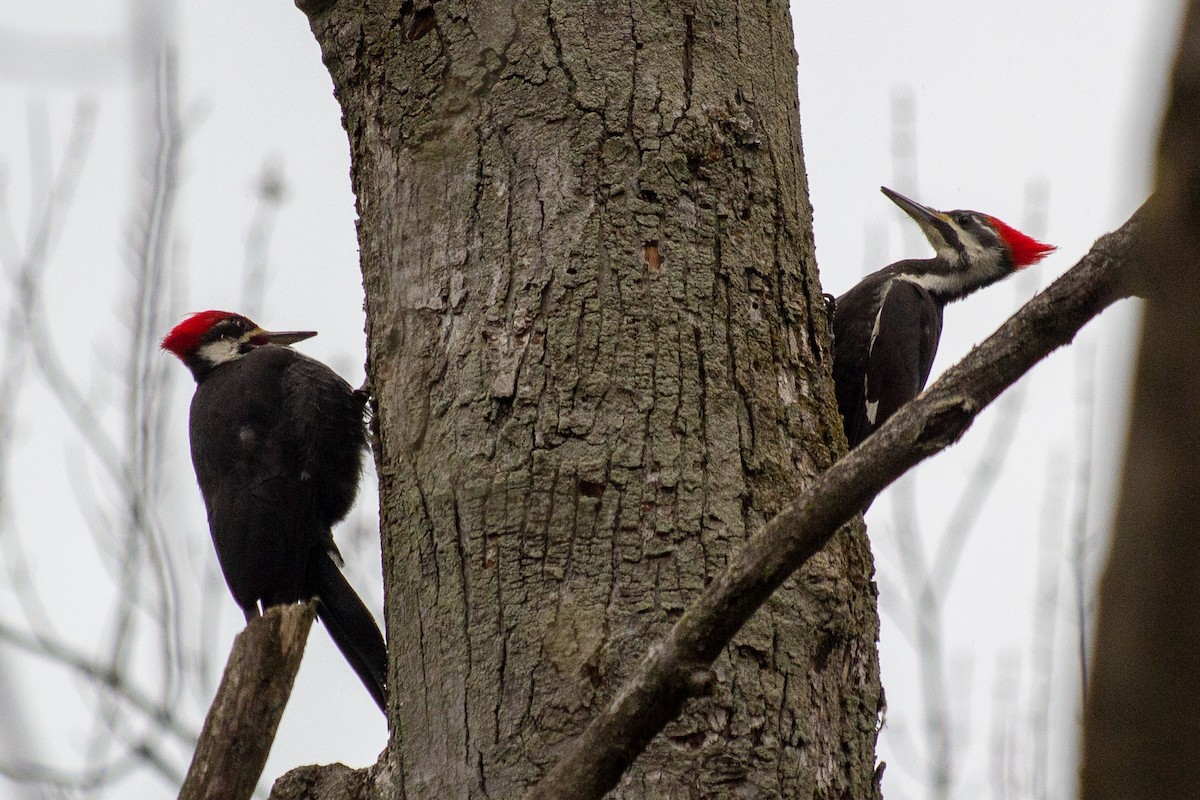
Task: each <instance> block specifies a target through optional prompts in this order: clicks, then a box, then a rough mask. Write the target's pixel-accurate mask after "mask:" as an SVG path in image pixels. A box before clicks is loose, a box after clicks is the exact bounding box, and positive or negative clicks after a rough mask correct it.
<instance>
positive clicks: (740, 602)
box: [526, 212, 1141, 800]
mask: <svg viewBox="0 0 1200 800" xmlns="http://www.w3.org/2000/svg"><path fill="white" fill-rule="evenodd" d="M1140 216H1141V212H1139V213H1138V214H1135V215H1134V216H1133V217H1132V218H1131V219H1130V220H1129V221H1128V222H1126V223H1125V224H1124V225H1123V226H1122V227H1121V228H1119V229H1118V230H1116V231H1114V232H1113V233H1110V234H1108V235H1106V236H1104V237H1102V238H1101V239H1100V240H1099V241H1097V242H1096V244H1095V245H1094V246H1093V247H1092V249H1091V251H1089V252H1088V254H1087V255H1086V256H1085V257H1084V258H1083V259H1082V260H1081V261H1080V262H1079V263H1078V264H1076V265H1075V266H1074V267H1072V268H1071V269H1070V270H1068V271H1067V272H1066V273H1065V274H1064V275H1062V276H1061V277H1060V278H1059V279H1058V280H1056V281H1055V282H1054V283H1053V284H1052V285H1051V286H1050V287H1049V288H1047V289H1046V290H1045V291H1044V292H1042V293H1041V294H1039V295H1038V296H1037V297H1035V298H1033V299H1032V300H1030V301H1029V302H1028V303H1027V304H1026V305H1025V306H1024V307H1023V308H1022V309H1021V310H1020V311H1018V312H1017V313H1016V314H1014V315H1013V316H1012V317H1011V318H1009V320H1008V321H1007V322H1005V323H1004V325H1003V326H1001V328H1000V329H999V330H998V331H996V333H994V334H992V336H990V337H989V338H988V339H987V340H986V341H984V342H983V343H982V344H980V345H979V346H978V347H976V348H975V349H974V350H972V351H971V353H969V354H968V355H967V357H966V358H964V359H963V360H962V361H961V362H960V363H958V364H957V365H955V366H954V367H952V368H951V369H950V370H948V371H947V372H946V373H945V375H943V376H942V377H941V378H940V379H939V380H938V381H937V382H936V383H934V384H933V386H931V387H930V388H929V389H928V390H927V391H926V392H924V393H923V394H922V395H921V396H920V397H918V398H917V399H916V400H914V401H913V402H912V403H910V404H908V405H907V406H905V407H904V408H903V409H901V410H900V412H899V413H897V414H896V415H895V416H893V417H892V418H891V419H890V420H888V422H887V423H886V424H884V425H883V427H881V428H880V429H879V430H878V431H877V432H876V433H875V434H874V435H873V436H871V437H870V438H868V439H867V440H866V441H865V442H863V443H862V444H861V445H860V446H859V447H857V448H856V449H855V450H854V451H853V452H851V453H849V454H848V455H847V456H846V457H844V458H843V459H841V460H840V461H838V462H837V463H835V464H834V465H833V466H832V467H830V468H829V470H827V471H826V472H825V473H823V474H822V475H820V476H819V477H818V478H817V479H816V480H815V481H814V482H813V483H812V485H810V486H809V487H808V489H807V490H806V491H805V492H804V494H802V495H801V496H800V498H799V499H798V500H797V501H796V502H795V503H794V504H793V505H792V506H791V507H790V508H788V509H787V510H786V511H784V512H782V513H780V514H779V515H778V516H776V517H775V518H774V519H772V520H771V521H770V522H769V523H768V524H767V525H766V527H765V528H764V529H763V530H761V531H759V532H758V533H757V534H755V535H754V536H753V537H752V538H751V539H750V541H749V542H747V544H746V546H745V548H744V549H743V550H742V552H741V553H740V554H739V555H738V556H737V557H736V559H735V560H734V561H733V562H732V563H731V564H730V566H729V567H728V569H727V570H726V571H725V573H724V574H722V575H721V576H719V577H718V578H717V579H716V580H714V581H713V582H712V583H711V584H710V585H709V586H708V588H707V589H706V590H705V592H704V593H703V594H702V595H701V596H700V598H699V599H697V600H696V601H695V602H693V603H692V605H691V606H690V607H689V609H688V610H687V612H686V613H685V614H684V615H683V616H682V617H681V618H680V619H679V621H678V622H677V623H675V625H674V627H672V628H671V630H670V632H669V633H668V634H667V635H666V636H665V637H664V638H663V639H662V640H661V641H660V642H659V643H658V644H657V645H655V646H654V647H653V648H651V650H650V651H649V652H648V653H647V654H646V655H645V657H644V658H643V660H642V662H641V664H640V665H639V666H638V668H637V670H636V671H635V673H634V674H633V675H632V676H631V677H630V678H629V679H628V680H627V681H626V683H625V685H624V686H622V687H621V689H620V690H619V692H618V693H617V695H616V697H615V698H614V699H613V701H612V703H611V704H610V705H609V706H608V707H607V708H606V709H605V710H604V711H603V712H602V713H601V714H600V715H599V716H597V717H596V718H595V719H593V720H592V722H591V724H590V725H589V726H588V728H587V729H586V730H585V731H584V732H583V733H582V734H581V735H580V736H579V737H578V738H577V739H576V740H575V742H574V743H573V744H572V745H571V747H570V749H569V751H568V752H567V753H566V754H565V755H564V756H563V758H562V759H561V760H560V761H559V762H558V764H556V765H555V767H554V768H553V769H552V770H551V771H550V772H549V773H548V774H547V775H546V776H545V777H544V778H543V779H542V780H541V782H540V783H538V784H537V785H536V786H535V787H534V788H533V789H532V790H531V791H530V792H529V793H528V794H527V795H526V798H527V800H552V799H553V800H556V799H557V798H567V797H569V798H573V800H588V799H589V798H600V797H603V796H604V794H605V793H606V792H608V791H609V790H610V789H612V788H613V787H614V786H616V784H617V782H618V781H619V780H620V778H621V775H622V774H624V772H625V770H626V769H627V768H628V767H629V765H630V764H632V763H633V761H634V760H635V759H636V758H637V757H638V755H639V754H640V753H641V752H642V750H643V749H644V748H645V747H646V745H647V744H648V743H649V742H650V741H651V740H652V739H653V738H654V737H655V736H656V735H657V734H658V732H659V731H661V730H662V728H663V727H664V726H665V725H666V724H667V723H668V722H670V721H671V720H672V719H674V718H675V717H676V716H677V715H678V714H679V712H680V709H681V708H682V706H683V703H684V701H685V700H687V698H688V697H689V696H692V695H694V694H698V693H703V692H704V691H705V687H707V686H709V685H710V682H709V681H707V680H704V679H703V676H704V675H705V674H707V672H708V670H709V666H710V664H711V663H712V662H713V659H715V658H716V656H717V655H718V654H719V653H720V652H721V651H722V650H723V649H724V648H725V647H726V646H727V645H728V644H729V642H730V640H731V639H732V638H733V636H734V635H735V634H736V633H737V632H738V630H739V629H740V628H741V627H742V625H743V624H745V622H746V620H747V619H749V618H750V616H751V615H752V614H753V613H754V612H755V611H756V610H757V609H758V607H759V606H760V605H762V603H763V602H764V601H765V600H766V599H767V598H768V597H769V596H770V595H771V593H772V592H774V591H775V589H777V588H778V587H779V585H780V584H782V583H783V581H784V580H785V579H787V578H788V576H790V575H791V574H792V573H793V572H795V571H796V570H797V569H798V568H799V567H800V566H801V565H802V564H804V562H805V561H806V560H807V559H808V558H809V557H810V556H812V555H813V554H814V553H816V552H817V551H818V550H820V549H821V548H822V547H823V546H824V545H825V543H826V542H828V541H829V540H830V538H832V537H833V535H834V534H835V533H836V532H837V530H838V529H839V528H840V526H841V525H843V524H844V523H845V522H846V521H847V520H849V519H850V518H852V517H853V516H854V515H855V514H857V513H858V511H859V510H860V509H862V508H863V507H864V506H865V505H866V504H867V503H869V502H870V501H871V499H872V498H874V497H875V496H876V495H877V494H878V493H879V492H880V491H882V490H883V489H884V488H885V487H886V486H887V485H888V484H890V483H892V481H894V480H896V479H897V478H898V477H900V476H901V475H903V474H904V473H905V472H906V471H907V470H909V469H910V468H911V467H913V466H914V465H916V464H917V463H919V462H921V461H923V460H924V459H926V458H928V457H929V456H931V455H933V454H934V453H937V452H939V451H941V450H942V449H944V448H945V447H947V446H949V445H950V444H952V443H953V442H955V441H957V439H958V438H959V437H960V436H961V435H962V434H963V432H964V431H965V430H966V429H967V428H968V427H969V426H970V424H971V422H972V421H973V420H974V419H975V416H976V415H977V414H978V413H979V412H980V411H981V410H982V409H983V408H984V407H985V406H987V405H988V404H989V403H991V402H992V401H993V400H994V399H995V398H996V397H997V396H998V395H999V394H1000V393H1001V392H1002V391H1004V390H1005V389H1006V388H1008V387H1009V386H1010V385H1012V384H1013V383H1014V382H1015V381H1016V380H1017V379H1019V378H1020V377H1021V376H1022V375H1024V374H1025V373H1026V372H1028V371H1029V369H1030V368H1032V367H1033V365H1034V364H1036V363H1037V362H1039V361H1041V360H1042V359H1043V358H1045V357H1046V356H1047V355H1049V354H1050V353H1051V352H1052V351H1053V350H1055V349H1057V348H1059V347H1061V346H1063V345H1065V344H1067V343H1069V342H1070V341H1071V340H1072V339H1073V338H1074V337H1075V334H1076V333H1078V332H1079V330H1080V329H1081V328H1082V327H1083V326H1084V324H1086V323H1087V322H1088V320H1090V319H1092V317H1094V316H1096V315H1097V314H1099V313H1100V312H1101V311H1102V310H1104V309H1105V308H1107V307H1108V306H1109V305H1110V304H1112V303H1113V302H1115V301H1116V300H1118V299H1120V298H1122V297H1126V296H1128V295H1129V290H1128V288H1127V286H1126V282H1125V281H1124V280H1123V279H1122V276H1123V275H1124V273H1125V271H1126V270H1129V269H1131V268H1133V267H1134V263H1133V262H1134V261H1135V259H1136V258H1137V255H1138V248H1137V247H1136V243H1137V241H1138V238H1139V231H1140V227H1141V224H1140Z"/></svg>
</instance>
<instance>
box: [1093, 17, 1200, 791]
mask: <svg viewBox="0 0 1200 800" xmlns="http://www.w3.org/2000/svg"><path fill="white" fill-rule="evenodd" d="M1198 117H1200V2H1196V0H1192V2H1191V3H1189V4H1188V8H1187V11H1186V12H1185V14H1184V18H1183V25H1182V28H1181V37H1180V43H1179V52H1178V55H1177V57H1176V61H1175V69H1174V74H1173V78H1172V81H1171V91H1170V96H1169V98H1168V102H1167V108H1166V113H1165V114H1164V116H1163V126H1162V132H1161V135H1160V139H1159V148H1158V169H1157V175H1156V178H1157V180H1156V182H1155V183H1156V185H1155V192H1154V196H1153V197H1152V198H1151V199H1150V200H1149V201H1148V202H1147V204H1146V226H1145V227H1146V234H1145V245H1144V246H1143V248H1142V257H1141V259H1140V260H1139V262H1138V264H1137V267H1138V268H1137V269H1131V270H1130V271H1129V274H1130V277H1131V280H1134V281H1136V282H1137V284H1138V289H1139V293H1140V294H1142V295H1143V296H1144V297H1145V298H1146V306H1145V311H1144V314H1143V317H1142V335H1141V346H1140V348H1139V350H1138V356H1137V358H1138V365H1137V375H1136V379H1135V384H1134V389H1133V403H1132V408H1131V409H1130V425H1129V442H1128V445H1127V446H1126V451H1125V471H1124V475H1123V477H1122V481H1121V499H1120V503H1119V505H1118V510H1117V514H1116V519H1115V521H1114V525H1113V541H1112V551H1111V553H1110V554H1109V556H1108V563H1107V565H1106V567H1105V569H1104V575H1103V577H1102V579H1101V581H1100V588H1099V592H1098V598H1099V603H1098V608H1097V614H1096V637H1095V642H1094V643H1093V652H1094V659H1093V662H1094V666H1093V668H1092V674H1091V685H1090V686H1089V687H1088V696H1087V705H1086V708H1085V713H1084V736H1083V747H1082V750H1083V765H1082V778H1081V782H1080V785H1081V796H1082V797H1084V798H1087V800H1118V798H1129V797H1137V798H1145V800H1158V798H1162V800H1167V799H1168V798H1177V797H1195V796H1196V794H1197V788H1196V787H1197V779H1198V778H1200V725H1197V722H1196V719H1197V715H1200V692H1198V691H1197V689H1196V676H1197V674H1200V536H1198V535H1197V534H1198V532H1200V496H1198V495H1197V493H1196V476H1197V474H1198V473H1200V405H1197V402H1196V398H1197V397H1198V396H1200V372H1197V371H1196V353H1197V351H1198V350H1200V317H1197V307H1198V306H1200V270H1198V269H1197V265H1198V264H1200V131H1198V130H1197V128H1196V120H1197V118H1198Z"/></svg>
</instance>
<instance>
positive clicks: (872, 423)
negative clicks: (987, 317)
mask: <svg viewBox="0 0 1200 800" xmlns="http://www.w3.org/2000/svg"><path fill="white" fill-rule="evenodd" d="M882 291H883V293H884V294H883V297H882V299H881V301H880V304H879V311H878V314H877V315H876V318H875V320H874V324H873V325H872V326H871V328H870V330H869V336H864V337H863V339H864V342H863V343H859V347H860V348H861V347H862V344H864V343H865V349H866V352H865V353H864V354H862V355H861V356H860V357H861V359H862V360H861V361H860V362H858V363H863V364H865V365H866V368H865V371H864V372H863V373H862V374H861V376H859V375H849V374H843V375H840V376H839V375H838V374H837V373H836V372H835V379H836V380H837V381H838V385H837V392H838V407H839V409H840V410H841V412H842V419H843V423H844V425H845V428H846V439H847V441H848V442H849V444H850V447H854V446H856V445H857V444H858V443H859V442H861V441H862V440H863V439H866V438H867V437H868V436H870V435H871V434H872V433H873V432H874V431H875V429H876V428H878V427H879V426H880V425H882V424H883V423H884V421H885V420H887V418H888V417H890V416H891V415H892V414H894V413H896V411H897V410H898V409H899V408H900V407H901V406H903V405H904V404H905V403H907V402H908V401H909V400H912V399H913V398H914V397H916V396H917V395H918V394H920V392H921V390H922V389H923V388H925V381H926V380H928V378H929V370H930V368H931V367H932V366H933V357H934V355H935V354H936V353H937V346H938V340H939V339H940V338H941V333H942V309H941V306H940V305H939V304H938V303H937V302H936V301H935V300H934V299H933V297H932V296H930V294H929V292H927V291H926V290H925V289H924V288H922V287H921V286H919V285H917V284H916V283H913V282H911V281H907V280H904V279H893V280H891V281H889V282H888V283H887V284H886V285H885V286H884V287H883V289H882ZM840 302H841V301H839V303H840ZM834 346H835V348H836V347H837V346H838V344H837V340H836V339H835V341H834ZM860 352H861V351H860Z"/></svg>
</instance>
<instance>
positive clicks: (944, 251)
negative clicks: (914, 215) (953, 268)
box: [921, 222, 958, 263]
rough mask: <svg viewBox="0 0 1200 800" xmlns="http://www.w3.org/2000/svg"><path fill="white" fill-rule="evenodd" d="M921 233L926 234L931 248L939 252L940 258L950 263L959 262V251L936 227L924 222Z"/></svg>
mask: <svg viewBox="0 0 1200 800" xmlns="http://www.w3.org/2000/svg"><path fill="white" fill-rule="evenodd" d="M921 233H923V234H925V238H926V240H928V242H929V244H930V246H931V247H933V249H934V250H935V251H937V254H938V258H940V259H942V260H943V261H949V262H950V263H954V262H955V261H958V251H957V250H955V249H954V248H953V247H952V246H951V245H950V243H949V242H947V241H946V239H945V237H943V236H942V232H941V231H939V230H938V229H937V228H936V227H934V226H933V225H929V224H926V223H924V222H922V223H921Z"/></svg>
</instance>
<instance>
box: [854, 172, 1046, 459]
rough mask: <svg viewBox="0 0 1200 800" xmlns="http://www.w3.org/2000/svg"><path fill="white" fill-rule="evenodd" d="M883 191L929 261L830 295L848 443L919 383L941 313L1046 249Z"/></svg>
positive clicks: (986, 222)
mask: <svg viewBox="0 0 1200 800" xmlns="http://www.w3.org/2000/svg"><path fill="white" fill-rule="evenodd" d="M882 191H883V193H884V194H885V195H887V197H888V198H889V199H890V200H891V201H892V202H893V203H895V204H896V205H898V206H900V208H901V209H903V210H904V212H905V213H906V214H908V215H909V216H910V217H912V218H913V220H914V221H915V222H916V223H917V225H919V226H920V227H921V232H922V233H924V234H925V238H926V239H928V240H929V243H930V244H931V245H932V246H933V249H934V250H935V251H936V252H937V255H935V256H934V257H933V258H927V259H908V260H905V261H897V262H896V263H895V264H892V265H890V266H887V267H884V268H883V269H881V270H879V271H878V272H873V273H871V274H870V275H868V276H867V277H865V278H863V279H862V281H860V282H859V283H858V285H857V286H855V287H854V288H852V289H851V290H850V291H848V292H846V293H845V294H844V295H842V296H841V297H839V298H837V300H836V301H835V306H834V312H833V380H834V384H835V388H836V391H837V403H838V411H840V412H841V415H842V424H843V425H844V426H845V429H846V439H847V441H848V442H849V443H850V447H851V448H853V447H854V446H855V445H857V444H858V443H859V442H861V441H862V440H863V439H866V438H867V437H868V436H870V435H871V433H872V432H874V431H875V429H876V428H878V427H879V426H880V425H882V424H883V422H884V421H885V420H886V419H887V418H888V417H890V416H891V415H892V414H894V413H896V411H897V410H898V409H899V408H900V407H901V406H902V405H904V404H905V403H907V402H908V401H909V400H911V399H913V398H914V397H916V396H917V395H918V394H919V393H920V392H921V390H922V389H924V388H925V381H926V380H928V378H929V369H930V367H931V366H933V357H934V355H935V354H936V353H937V346H938V339H939V338H941V335H942V310H943V309H944V308H945V306H946V304H947V303H949V302H952V301H954V300H960V299H962V298H964V297H966V296H967V295H969V294H971V292H974V291H975V290H976V289H982V288H983V287H985V286H988V285H990V284H993V283H995V282H996V281H999V280H1002V279H1004V278H1006V277H1008V276H1009V275H1011V274H1013V273H1014V272H1016V271H1017V270H1020V269H1023V268H1025V267H1027V266H1029V265H1030V264H1035V263H1037V262H1038V261H1040V260H1041V259H1042V258H1044V257H1045V256H1046V255H1047V254H1048V253H1050V252H1051V251H1052V250H1054V249H1055V248H1054V246H1053V245H1048V244H1043V243H1041V242H1039V241H1036V240H1035V239H1033V238H1031V237H1029V236H1026V235H1025V234H1023V233H1021V232H1020V231H1018V230H1016V229H1015V228H1012V227H1011V226H1009V225H1006V224H1005V223H1003V222H1001V221H1000V220H998V219H996V218H995V217H992V216H988V215H987V214H981V213H979V212H978V211H936V210H934V209H932V208H929V207H927V206H923V205H921V204H920V203H917V202H915V201H913V200H910V199H908V198H907V197H905V196H904V195H902V194H899V193H897V192H893V191H892V190H891V189H888V188H887V187H882Z"/></svg>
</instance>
